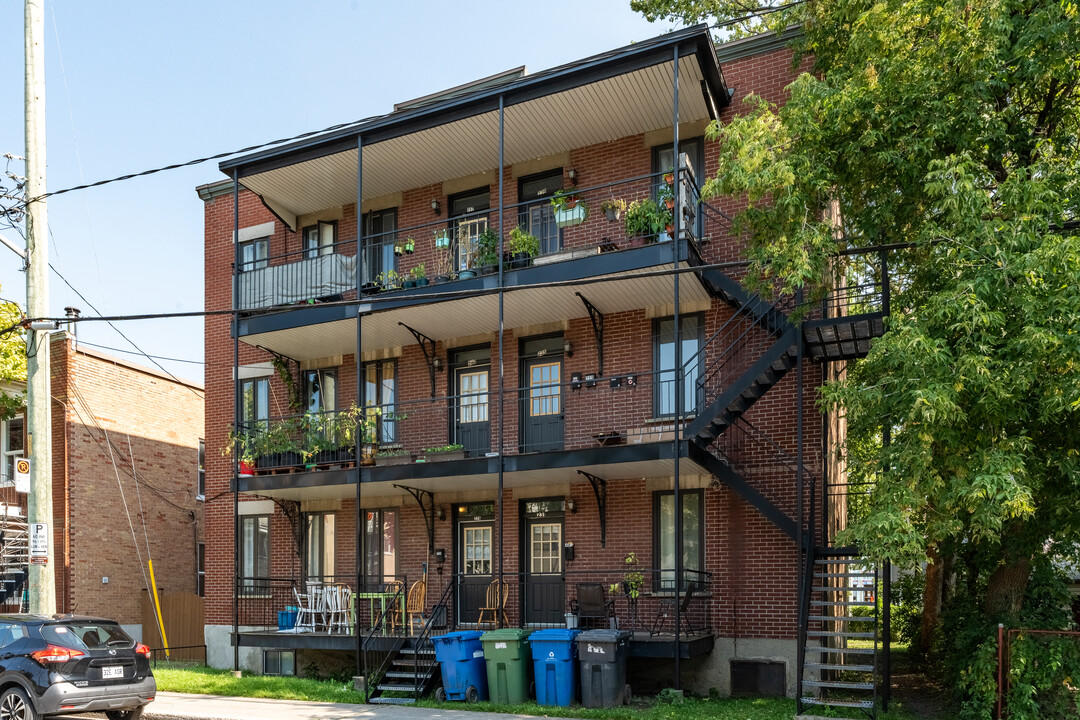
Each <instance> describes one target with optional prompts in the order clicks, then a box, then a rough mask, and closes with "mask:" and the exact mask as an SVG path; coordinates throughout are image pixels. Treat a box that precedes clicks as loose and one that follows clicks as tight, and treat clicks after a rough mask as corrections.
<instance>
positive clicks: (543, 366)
mask: <svg viewBox="0 0 1080 720" xmlns="http://www.w3.org/2000/svg"><path fill="white" fill-rule="evenodd" d="M523 376H524V377H523V378H522V379H523V383H522V385H523V396H524V398H523V403H522V404H523V406H524V407H522V413H521V416H522V423H521V434H522V438H521V444H522V448H521V451H522V452H547V451H550V450H562V449H563V405H562V385H561V383H562V355H550V354H546V355H543V356H542V357H533V358H527V359H526V360H525V361H524V362H523Z"/></svg>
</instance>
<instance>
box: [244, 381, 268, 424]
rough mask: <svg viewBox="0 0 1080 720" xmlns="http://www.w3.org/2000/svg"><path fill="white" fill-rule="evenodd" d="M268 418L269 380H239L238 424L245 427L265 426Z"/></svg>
mask: <svg viewBox="0 0 1080 720" xmlns="http://www.w3.org/2000/svg"><path fill="white" fill-rule="evenodd" d="M269 419H270V381H269V380H268V379H267V378H251V379H249V380H241V381H240V424H241V425H243V426H244V427H246V428H254V427H255V426H256V425H259V426H261V427H265V426H266V421H267V420H269Z"/></svg>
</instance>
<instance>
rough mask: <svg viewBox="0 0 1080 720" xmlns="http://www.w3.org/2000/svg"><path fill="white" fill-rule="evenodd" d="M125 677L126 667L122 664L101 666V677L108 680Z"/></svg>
mask: <svg viewBox="0 0 1080 720" xmlns="http://www.w3.org/2000/svg"><path fill="white" fill-rule="evenodd" d="M122 677H124V668H123V667H122V666H120V665H106V666H105V667H103V668H101V679H102V680H108V679H109V678H122Z"/></svg>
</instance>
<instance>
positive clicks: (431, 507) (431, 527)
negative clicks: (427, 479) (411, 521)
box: [394, 485, 435, 555]
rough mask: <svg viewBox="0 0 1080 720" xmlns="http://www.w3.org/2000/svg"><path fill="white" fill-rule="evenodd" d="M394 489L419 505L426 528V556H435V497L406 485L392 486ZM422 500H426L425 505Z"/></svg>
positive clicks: (425, 491) (429, 492)
mask: <svg viewBox="0 0 1080 720" xmlns="http://www.w3.org/2000/svg"><path fill="white" fill-rule="evenodd" d="M394 487H396V488H399V489H401V490H404V491H405V492H407V493H409V494H410V495H412V496H413V498H414V499H415V500H416V502H417V504H418V505H420V512H422V513H423V514H424V525H426V526H427V541H428V554H429V555H434V554H435V496H434V495H432V494H431V491H430V490H421V489H420V488H414V487H409V486H407V485H394ZM424 498H427V503H426V504H425V503H424Z"/></svg>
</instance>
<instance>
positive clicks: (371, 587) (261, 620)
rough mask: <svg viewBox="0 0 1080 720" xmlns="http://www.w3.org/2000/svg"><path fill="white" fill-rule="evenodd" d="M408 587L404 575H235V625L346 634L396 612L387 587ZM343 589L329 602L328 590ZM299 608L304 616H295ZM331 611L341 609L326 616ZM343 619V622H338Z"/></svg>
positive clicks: (397, 606) (398, 604)
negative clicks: (338, 601) (340, 598)
mask: <svg viewBox="0 0 1080 720" xmlns="http://www.w3.org/2000/svg"><path fill="white" fill-rule="evenodd" d="M399 586H401V587H408V578H407V577H406V576H405V575H389V576H379V577H361V579H360V583H359V585H358V584H357V577H356V574H355V573H353V574H351V575H345V574H337V575H321V576H319V577H317V578H301V577H240V578H237V580H236V594H237V599H238V602H239V606H238V615H239V624H240V626H241V627H242V628H245V629H246V630H247V631H249V632H275V631H276V632H287V633H298V634H303V633H324V634H335V633H336V634H341V633H346V634H352V630H351V629H350V628H354V627H355V628H359V631H360V632H361V633H364V632H367V631H368V630H370V629H372V628H374V627H376V626H377V625H378V624H379V622H380V621H383V620H385V618H388V617H390V615H391V612H392V611H395V610H398V611H400V610H402V609H403V608H402V605H403V603H401V602H400V599H397V600H395V597H396V596H395V595H394V591H393V590H388V588H390V587H394V588H397V587H399ZM341 587H344V588H347V589H348V594H347V596H346V597H345V599H344V604H343V606H340V607H337V606H334V605H332V604H331V601H330V600H329V595H330V590H329V589H336V588H341ZM301 608H303V609H304V611H305V613H307V612H310V613H311V615H310V616H305V617H303V618H302V617H301ZM335 611H337V612H339V613H345V616H344V617H343V618H342V617H340V616H338V617H332V614H333V613H335ZM342 621H343V622H342Z"/></svg>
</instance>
